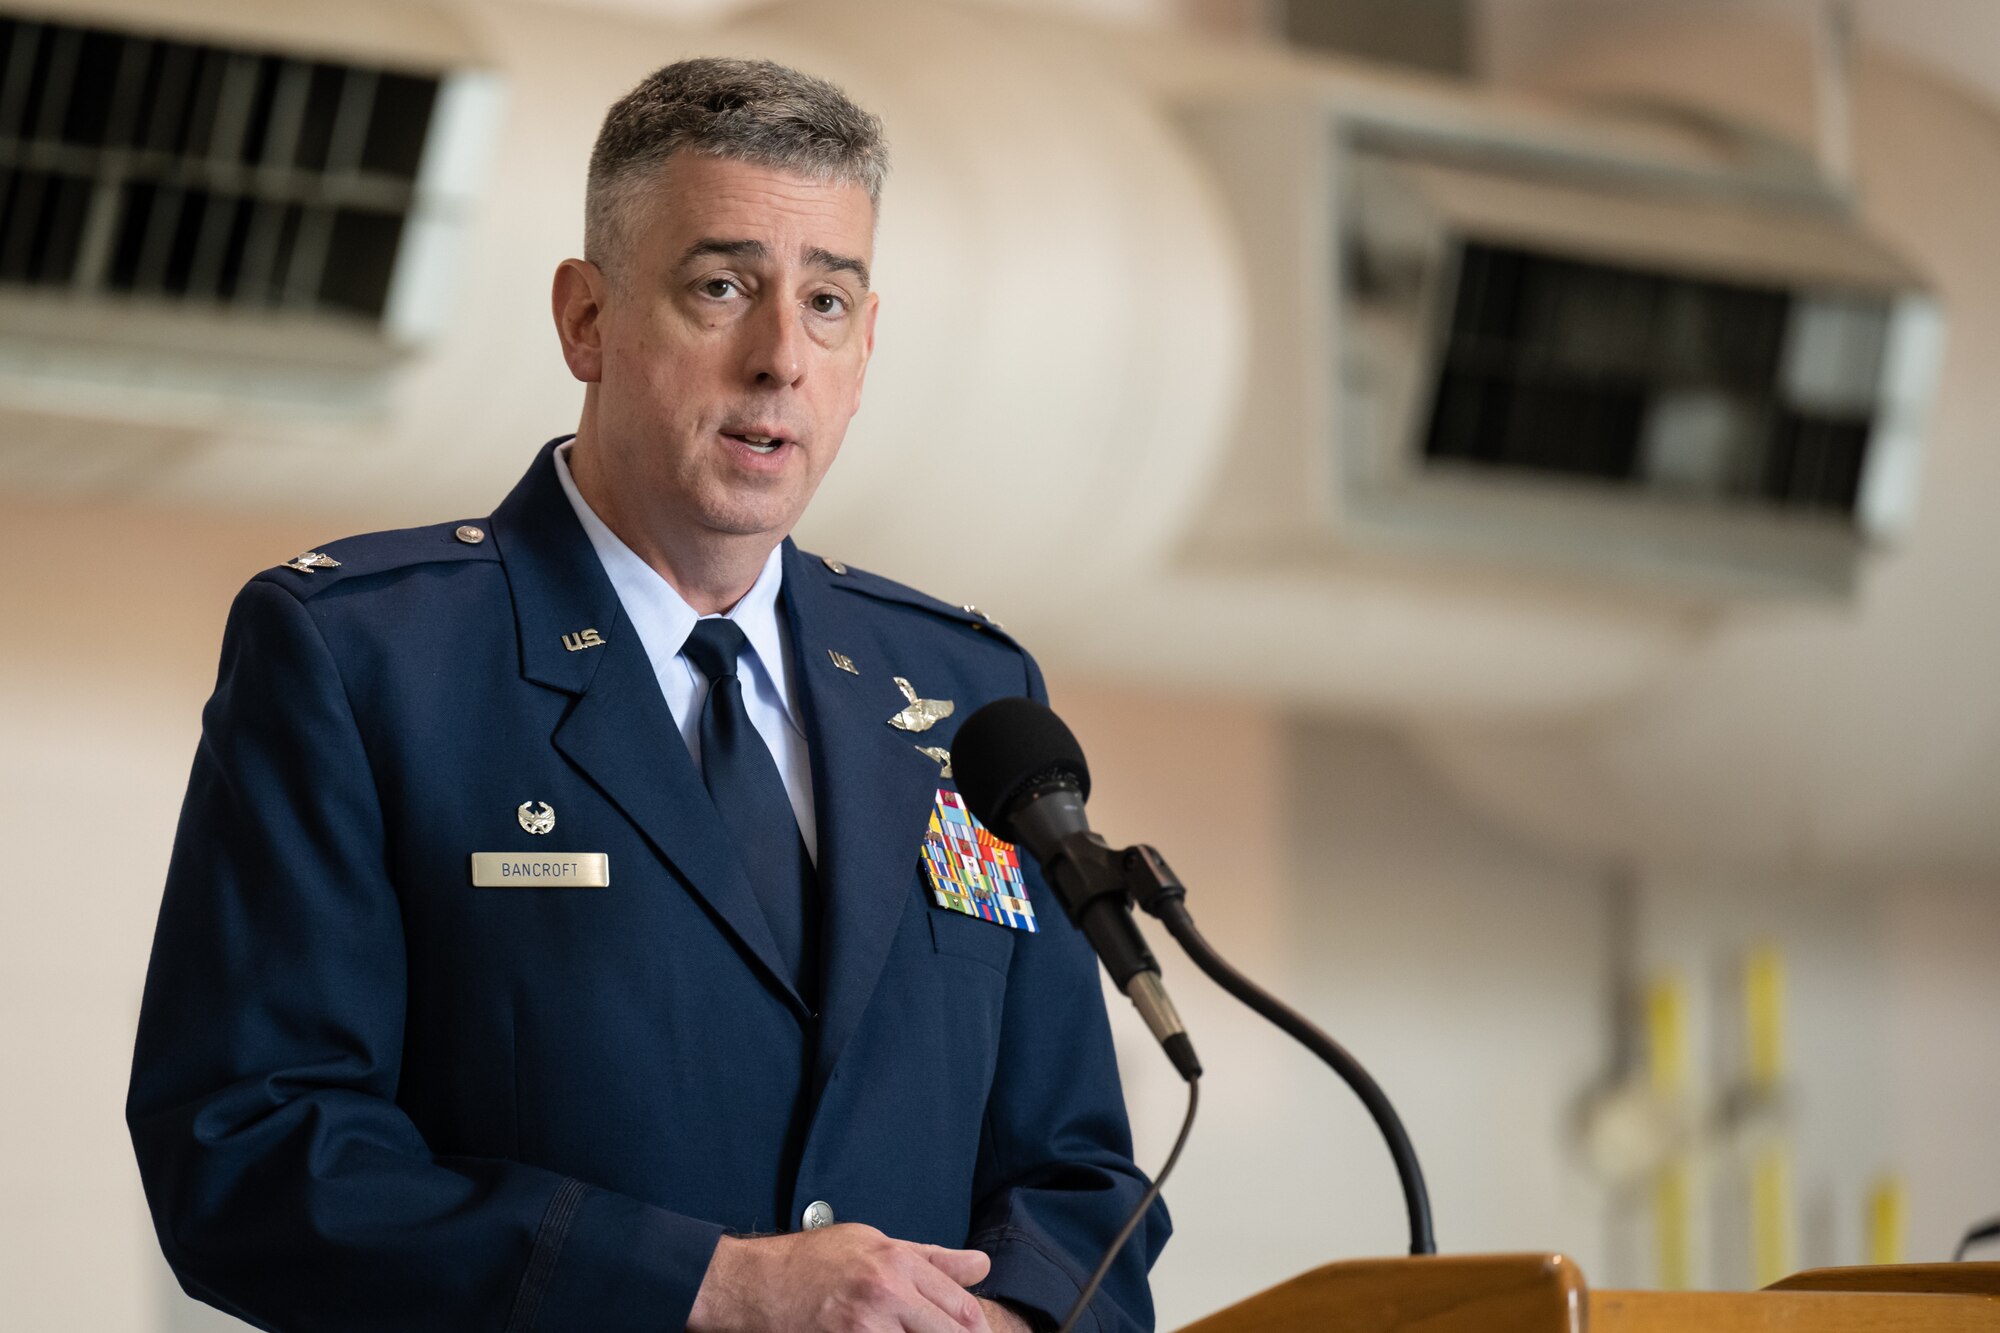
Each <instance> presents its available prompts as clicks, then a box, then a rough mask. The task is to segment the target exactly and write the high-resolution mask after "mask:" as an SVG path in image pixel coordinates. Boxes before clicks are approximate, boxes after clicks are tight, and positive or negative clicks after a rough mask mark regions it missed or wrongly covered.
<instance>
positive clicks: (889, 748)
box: [784, 540, 938, 1096]
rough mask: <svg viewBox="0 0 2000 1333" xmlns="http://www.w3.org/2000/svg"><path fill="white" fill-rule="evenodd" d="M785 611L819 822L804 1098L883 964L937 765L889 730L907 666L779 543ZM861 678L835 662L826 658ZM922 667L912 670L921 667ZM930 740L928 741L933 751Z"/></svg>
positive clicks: (818, 572)
mask: <svg viewBox="0 0 2000 1333" xmlns="http://www.w3.org/2000/svg"><path fill="white" fill-rule="evenodd" d="M784 561H785V578H784V587H785V607H786V614H787V616H788V617H789V620H790V629H791V632H792V645H793V656H794V657H795V658H796V659H797V673H798V677H797V678H798V697H799V700H800V706H801V708H802V710H803V711H804V713H805V718H804V722H805V729H806V734H807V735H808V736H809V737H811V743H812V766H813V799H814V803H815V805H816V806H817V809H818V815H819V883H820V892H821V893H822V895H824V907H823V910H822V912H821V916H820V920H821V923H822V924H821V949H822V953H821V959H822V978H823V980H822V985H821V996H822V1003H821V1007H820V1035H819V1045H818V1051H817V1055H816V1057H815V1061H814V1069H813V1093H814V1095H815V1096H817V1095H818V1093H819V1092H820V1090H821V1089H823V1088H824V1087H825V1086H826V1080H827V1078H828V1076H829V1075H830V1074H831V1073H832V1071H833V1067H834V1063H835V1062H836V1061H837V1060H838V1059H839V1058H840V1053H841V1050H842V1049H843V1048H844V1047H845V1046H846V1044H847V1040H848V1038H849V1037H851V1036H852V1035H853V1033H854V1029H855V1027H856V1026H857V1025H858V1024H859V1022H860V1020H861V1015H862V1013H863V1012H864V1011H865V1010H866V1009H867V1007H868V999H869V996H871V995H872V994H873V993H874V991H875V983H876V982H877V980H879V979H880V977H881V975H882V966H883V964H884V963H885V962H886V961H887V960H888V957H889V947H890V944H891V943H892V942H893V941H894V939H895V935H896V927H897V918H898V917H899V916H900V915H901V914H902V912H903V910H904V907H905V904H906V902H907V900H908V897H909V894H910V892H911V883H912V877H913V876H914V875H915V873H916V866H917V856H918V848H919V846H920V844H921V843H922V840H923V835H924V821H925V818H926V816H927V814H928V812H929V810H930V806H931V801H932V798H933V796H934V794H935V792H936V790H937V786H938V766H937V764H936V763H934V762H932V761H931V760H930V759H928V758H926V757H925V756H923V755H921V754H919V753H918V752H917V749H916V746H915V744H914V743H913V741H912V738H911V737H910V736H909V735H908V734H907V733H905V732H901V731H897V730H895V729H893V728H891V727H890V726H889V725H888V721H887V720H888V718H889V717H890V715H891V714H893V713H894V712H896V710H897V708H898V707H899V706H900V704H901V700H900V699H899V698H898V696H897V695H896V692H895V689H894V686H893V685H892V684H891V678H892V676H893V675H895V674H897V673H898V671H899V670H900V671H901V672H903V673H904V674H907V673H908V671H909V669H910V667H911V665H912V664H909V663H904V662H900V661H897V660H896V659H895V658H894V656H893V654H894V651H895V650H894V649H893V647H892V646H891V645H888V644H886V643H884V642H883V641H882V640H880V639H879V638H877V637H876V636H875V635H873V634H871V633H869V632H868V630H867V628H866V625H865V622H863V621H862V620H861V619H860V618H858V617H853V616H848V615H842V614H841V612H842V610H843V608H842V606H841V605H840V603H841V601H842V600H844V597H843V594H840V593H838V592H836V591H835V590H833V589H832V588H830V587H828V579H829V578H830V577H831V576H830V575H829V574H828V572H827V571H826V570H825V569H824V568H823V567H822V566H821V564H820V562H818V561H817V560H814V559H812V558H810V557H807V556H804V555H801V554H800V552H799V550H798V548H797V547H796V546H794V545H793V544H792V543H791V542H790V541H789V540H787V541H786V542H785V555H784ZM830 649H831V650H836V651H839V652H842V653H845V654H847V655H848V656H849V657H851V658H853V659H854V660H855V662H856V663H857V665H858V666H859V668H860V671H861V673H862V674H860V675H858V676H857V675H851V674H849V673H848V672H846V671H842V670H839V669H837V668H835V667H834V666H833V665H832V662H831V660H830V658H829V657H828V650H830ZM919 669H920V668H919ZM933 743H935V742H933Z"/></svg>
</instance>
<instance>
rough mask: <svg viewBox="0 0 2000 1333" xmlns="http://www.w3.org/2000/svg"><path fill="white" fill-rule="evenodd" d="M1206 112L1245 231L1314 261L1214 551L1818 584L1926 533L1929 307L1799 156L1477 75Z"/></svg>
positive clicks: (1239, 460) (1214, 150) (1920, 287)
mask: <svg viewBox="0 0 2000 1333" xmlns="http://www.w3.org/2000/svg"><path fill="white" fill-rule="evenodd" d="M1188 123H1189V125H1190V128H1191V130H1192V132H1193V135H1194V137H1195V139H1196V141H1197V142H1198V143H1200V144H1201V145H1202V146H1203V147H1204V149H1205V151H1206V153H1207V155H1208V156H1209V158H1210V160H1211V163H1212V164H1213V166H1214V167H1215V169H1216V170H1217V171H1218V172H1220V173H1221V175H1222V176H1223V178H1224V180H1225V182H1226V183H1227V184H1228V186H1229V187H1230V188H1229V190H1228V194H1229V196H1230V198H1231V199H1232V200H1233V201H1234V203H1235V205H1236V213H1237V221H1238V225H1239V227H1240V228H1241V229H1242V231H1243V233H1244V235H1245V240H1246V243H1247V247H1248V249H1249V251H1250V253H1252V254H1253V255H1268V256H1273V257H1274V258H1275V257H1285V258H1292V259H1295V260H1296V261H1297V262H1298V263H1299V264H1300V265H1301V269H1300V271H1299V272H1297V273H1294V274H1292V275H1291V276H1292V277H1293V278H1295V279H1300V280H1296V281H1293V282H1290V283H1284V282H1282V281H1281V280H1280V275H1279V273H1278V272H1275V271H1274V272H1273V273H1271V274H1270V275H1268V279H1267V281H1266V284H1265V290H1264V293H1263V296H1262V299H1261V300H1260V301H1259V306H1260V309H1261V313H1262V318H1261V319H1260V321H1259V323H1260V326H1261V329H1260V336H1261V337H1262V338H1264V339H1267V340H1268V346H1269V349H1270V354H1269V355H1262V356H1254V357H1253V365H1254V366H1256V367H1257V368H1258V369H1257V372H1256V373H1257V374H1258V376H1259V378H1260V379H1261V383H1259V384H1257V385H1256V386H1254V387H1253V390H1252V399H1253V406H1252V410H1251V414H1250V415H1251V418H1252V421H1251V428H1250V429H1249V430H1246V431H1245V432H1244V433H1243V434H1242V435H1241V436H1240V437H1239V438H1238V439H1237V441H1235V443H1234V444H1233V446H1232V455H1233V458H1234V461H1235V462H1236V464H1237V466H1234V467H1231V468H1229V469H1228V476H1229V478H1230V480H1229V481H1228V482H1227V483H1226V484H1225V487H1224V489H1223V491H1222V492H1221V493H1220V494H1218V496H1217V499H1216V503H1215V504H1214V505H1213V506H1212V507H1211V511H1210V514H1209V516H1208V519H1207V520H1206V522H1205V523H1204V525H1203V526H1202V528H1201V530H1200V532H1199V534H1198V535H1197V537H1196V538H1195V540H1194V542H1193V544H1192V547H1191V549H1192V551H1193V552H1194V553H1195V554H1196V556H1197V558H1198V559H1199V558H1206V559H1210V560H1221V561H1225V562H1229V563H1243V562H1246V561H1247V562H1250V563H1256V564H1268V565H1291V564H1294V563H1296V562H1299V561H1304V562H1306V563H1308V564H1310V563H1313V562H1315V561H1323V560H1333V559H1343V558H1353V557H1354V556H1356V555H1365V554H1367V553H1369V552H1396V553H1401V554H1404V555H1411V554H1414V555H1418V556H1425V557H1435V556H1444V557H1448V558H1458V559H1477V560H1482V561H1494V562H1499V563H1504V564H1516V565H1528V566H1533V567H1536V568H1540V569H1544V570H1550V569H1553V570H1558V571H1569V572H1572V573H1581V574H1587V575H1588V576H1589V577H1591V578H1593V579H1601V578H1603V577H1605V576H1607V575H1610V576H1613V577H1620V578H1627V579H1630V578H1637V579H1641V580H1644V581H1650V582H1655V583H1658V582H1662V581H1664V582H1665V583H1666V584H1668V585H1672V586H1674V587H1676V588H1677V589H1678V590H1679V591H1682V592H1686V591H1699V592H1702V593H1708V594H1713V593H1718V592H1720V593H1738V592H1744V591H1753V590H1754V591H1783V592H1791V593H1810V594H1825V593H1839V592H1842V591H1844V590H1845V589H1847V588H1848V587H1849V586H1850V585H1851V582H1852V579H1853V577H1854V574H1855V571H1856V569H1857V567H1858V562H1859V560H1860V559H1861V558H1862V555H1863V553H1864V552H1865V550H1866V549H1867V546H1868V544H1869V543H1870V542H1871V541H1876V540H1880V539H1884V538H1891V537H1893V536H1894V535H1895V534H1896V533H1897V532H1899V531H1900V530H1901V528H1902V526H1903V525H1904V524H1905V523H1906V521H1907V519H1908V515H1909V508H1910V502H1911V499H1912V496H1913V495H1914V492H1915V477H1916V469H1917V461H1918V453H1919V446H1920V438H1921V437H1920V426H1921V420H1922V414H1923V409H1924V405H1925V401H1926V398H1927V396H1928V386H1929V384H1930V383H1931V380H1932V378H1933V376H1934V374H1935V370H1936V365H1937V361H1938V352H1939V332H1940V329H1939V320H1938V316H1937V311H1936V308H1935V305H1934V303H1933V301H1932V300H1931V299H1930V297H1929V296H1928V294H1927V293H1926V291H1925V287H1924V284H1923V282H1922V280H1921V279H1920V277H1919V276H1918V275H1917V274H1916V273H1915V272H1914V271H1913V270H1912V269H1911V268H1910V267H1909V266H1908V265H1906V264H1905V263H1903V262H1902V261H1901V260H1900V259H1899V258H1898V257H1897V256H1896V255H1895V254H1894V253H1893V252H1892V251H1890V250H1889V249H1888V248H1887V247H1885V246H1884V245H1882V244H1881V243H1880V242H1878V241H1877V240H1875V239H1874V238H1873V237H1871V236H1870V235H1869V234H1868V232H1867V231H1866V229H1865V228H1864V227H1863V226H1862V225H1861V224H1860V222H1859V221H1858V220H1857V218H1856V216H1855V214H1854V211H1853V209H1852V207H1851V204H1850V201H1849V200H1848V199H1847V198H1846V197H1845V196H1844V195H1843V194H1842V193H1841V192H1840V191H1838V190H1836V189H1835V188H1833V187H1832V186H1831V185H1829V184H1827V183H1824V182H1822V181H1820V180H1819V179H1818V178H1817V177H1816V176H1815V175H1814V172H1813V169H1812V164H1811V162H1810V160H1809V159H1806V158H1805V157H1803V156H1802V155H1800V154H1797V153H1794V152H1790V151H1788V150H1786V149H1785V148H1784V147H1783V146H1782V145H1776V144H1772V143H1770V142H1768V141H1760V140H1757V139H1755V138H1752V137H1751V136H1748V135H1743V134H1736V133H1734V132H1732V131H1730V130H1729V129H1728V128H1727V127H1725V126H1719V125H1716V124H1713V123H1704V122H1697V121H1693V120H1690V119H1686V118H1675V117H1671V116H1667V115H1663V114H1660V113H1654V114H1652V115H1650V116H1648V117H1644V118H1640V117H1633V116H1627V117H1625V118H1623V119H1618V118H1611V117H1608V116H1606V115H1604V114H1602V113H1594V112H1587V111H1585V110H1582V109H1579V110H1577V111H1575V112H1573V113H1568V114H1567V115H1565V114H1560V113H1559V114H1551V113H1549V112H1548V111H1547V110H1545V109H1535V110H1533V111H1532V112H1530V111H1528V110H1523V109H1512V108H1510V104H1508V103H1504V102H1501V101H1499V100H1498V99H1494V98H1490V97H1479V96H1473V95H1466V96H1463V97H1460V98H1450V97H1445V96H1440V97H1438V98H1437V99H1435V100H1434V101H1433V102H1432V103H1430V104H1429V105H1428V106H1427V107H1426V108H1425V111H1424V113H1423V114H1421V115H1406V116H1405V117H1404V118H1402V119H1398V118H1396V117H1393V116H1384V115H1383V114H1382V113H1381V112H1380V110H1379V109H1377V108H1358V107H1352V106H1343V105H1341V104H1340V103H1339V102H1338V101H1337V100H1330V101H1317V102H1315V101H1313V100H1312V99H1306V98H1300V99H1296V100H1294V101H1292V102H1290V103H1289V104H1273V103H1268V102H1267V103H1264V104H1262V105H1252V104H1242V103H1239V104H1235V105H1217V104H1210V105H1207V106H1204V107H1202V108H1200V109H1198V110H1195V111H1193V112H1191V113H1190V114H1189V116H1188ZM1301 330H1303V331H1304V333H1305V335H1306V336H1305V338H1304V340H1303V343H1302V344H1301V345H1298V346H1292V345H1288V343H1287V340H1288V339H1289V340H1291V342H1293V343H1297V342H1298V341H1299V337H1298V335H1299V331H1301ZM1274 519H1276V520H1278V521H1276V522H1274V521H1273V520H1274Z"/></svg>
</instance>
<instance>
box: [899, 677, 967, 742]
mask: <svg viewBox="0 0 2000 1333" xmlns="http://www.w3.org/2000/svg"><path fill="white" fill-rule="evenodd" d="M895 681H896V688H897V689H899V690H901V691H902V692H903V697H904V698H905V699H908V700H909V701H910V706H909V707H908V708H905V709H904V710H903V711H902V712H900V713H898V714H896V715H895V716H894V717H892V718H890V719H889V725H890V726H892V727H894V728H895V729H896V730H898V731H929V730H930V729H931V728H932V727H934V726H936V725H937V724H938V723H940V722H942V721H944V720H945V719H946V718H948V717H950V716H951V714H952V710H953V709H954V708H957V707H958V705H957V704H955V703H953V702H952V701H951V700H949V699H919V698H918V697H917V687H916V686H914V685H912V684H910V682H909V681H907V680H904V679H903V678H902V677H901V676H897V677H896V678H895Z"/></svg>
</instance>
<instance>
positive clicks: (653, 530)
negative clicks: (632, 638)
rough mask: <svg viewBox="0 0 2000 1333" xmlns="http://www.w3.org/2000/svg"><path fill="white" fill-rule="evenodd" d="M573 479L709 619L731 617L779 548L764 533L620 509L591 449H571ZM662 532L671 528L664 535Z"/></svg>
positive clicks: (621, 536)
mask: <svg viewBox="0 0 2000 1333" xmlns="http://www.w3.org/2000/svg"><path fill="white" fill-rule="evenodd" d="M568 462H569V475H570V480H571V481H573V482H575V483H576V490H577V494H578V495H581V496H582V497H583V502H584V503H585V504H587V505H589V506H590V511H591V512H592V513H593V514H596V515H597V517H598V518H599V519H600V520H601V521H602V522H603V524H604V526H605V527H607V528H609V529H611V531H612V534H613V535H614V536H616V537H617V538H618V540H619V541H621V542H624V543H625V545H626V546H627V547H629V548H630V549H631V551H632V554H634V555H636V556H638V557H639V558H640V559H641V560H643V561H645V562H646V564H647V566H648V567H650V568H651V569H652V571H653V572H654V573H656V574H658V575H659V576H660V577H661V578H663V579H665V580H666V581H667V583H668V584H669V585H670V586H671V587H672V588H673V590H674V591H675V592H677V593H679V594H680V596H681V600H683V601H685V602H686V603H687V604H688V605H689V606H691V607H693V608H694V610H695V612H696V614H698V615H704V616H715V615H727V614H728V613H729V611H730V610H731V609H732V608H733V607H735V605H736V604H737V603H738V602H740V601H742V600H743V598H744V596H745V594H747V593H748V592H749V591H750V589H751V588H752V587H753V586H754V585H755V584H756V582H757V578H758V576H759V575H761V574H762V573H763V572H764V565H765V563H766V562H767V561H769V560H770V558H771V548H772V546H773V545H774V543H773V542H772V541H771V539H770V538H769V537H768V536H767V535H766V534H763V533H750V534H747V535H741V536H739V535H737V534H734V533H711V532H699V531H695V530H693V529H691V528H690V527H687V526H683V525H678V524H671V523H668V524H662V523H659V522H657V521H655V522H650V523H649V522H647V521H645V520H646V517H647V516H645V515H641V514H637V513H632V512H629V511H628V510H626V509H624V508H622V507H621V506H620V505H619V504H618V500H617V496H616V492H615V490H614V488H612V487H610V486H608V485H606V484H605V480H604V476H603V474H602V473H601V472H600V471H599V470H598V467H597V463H596V458H595V456H594V455H593V454H592V453H591V452H590V451H589V450H588V449H577V448H575V447H571V449H570V451H569V454H568ZM662 529H665V530H664V531H663V530H662Z"/></svg>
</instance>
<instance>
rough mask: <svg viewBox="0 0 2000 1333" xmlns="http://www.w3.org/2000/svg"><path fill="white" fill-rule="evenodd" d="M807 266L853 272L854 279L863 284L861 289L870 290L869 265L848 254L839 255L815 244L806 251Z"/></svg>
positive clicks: (835, 271) (836, 271) (829, 270)
mask: <svg viewBox="0 0 2000 1333" xmlns="http://www.w3.org/2000/svg"><path fill="white" fill-rule="evenodd" d="M806 267H808V268H823V269H825V270H827V271H828V272H830V273H852V274H853V275H854V280H855V281H856V282H859V283H860V284H861V290H863V291H867V290H868V265H866V264H864V263H862V262H861V261H860V260H858V259H855V258H852V257H850V256H848V255H837V254H835V253H834V252H833V251H831V250H824V249H821V248H820V247H819V246H817V245H815V246H813V247H812V248H811V249H810V250H807V251H806Z"/></svg>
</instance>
